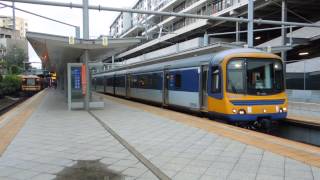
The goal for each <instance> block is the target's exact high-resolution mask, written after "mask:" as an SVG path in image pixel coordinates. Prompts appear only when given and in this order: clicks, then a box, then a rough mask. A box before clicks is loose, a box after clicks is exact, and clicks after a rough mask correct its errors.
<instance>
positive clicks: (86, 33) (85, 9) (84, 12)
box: [82, 0, 91, 111]
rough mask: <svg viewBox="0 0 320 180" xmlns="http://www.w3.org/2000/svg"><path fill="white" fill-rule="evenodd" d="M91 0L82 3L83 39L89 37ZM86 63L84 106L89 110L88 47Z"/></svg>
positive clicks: (85, 53) (85, 55)
mask: <svg viewBox="0 0 320 180" xmlns="http://www.w3.org/2000/svg"><path fill="white" fill-rule="evenodd" d="M88 1H89V0H83V1H82V4H83V9H82V15H83V19H82V20H83V39H89V36H90V34H89V2H88ZM83 56H84V64H85V65H86V79H87V83H86V95H85V97H84V108H85V110H87V111H88V110H89V108H90V104H89V103H90V93H91V91H90V82H91V81H90V79H89V78H90V74H89V73H90V72H89V66H88V64H89V63H88V62H89V61H90V59H89V58H90V57H89V51H88V49H85V50H84V54H83Z"/></svg>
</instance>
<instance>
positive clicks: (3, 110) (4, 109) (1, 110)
mask: <svg viewBox="0 0 320 180" xmlns="http://www.w3.org/2000/svg"><path fill="white" fill-rule="evenodd" d="M28 98H29V97H20V98H19V100H17V101H13V102H11V103H9V104H7V105H5V106H3V107H0V116H1V115H3V114H5V113H6V112H8V111H10V110H11V109H12V108H14V107H16V106H17V105H19V104H20V103H22V102H24V101H25V100H27V99H28Z"/></svg>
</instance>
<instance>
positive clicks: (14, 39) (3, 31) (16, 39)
mask: <svg viewBox="0 0 320 180" xmlns="http://www.w3.org/2000/svg"><path fill="white" fill-rule="evenodd" d="M15 49H22V50H23V51H24V54H26V56H27V57H28V42H27V39H26V38H25V37H21V33H20V31H17V30H12V29H9V28H4V27H0V74H6V71H5V69H6V67H5V65H4V64H5V63H3V62H4V57H5V56H6V55H7V53H9V52H11V51H13V50H15Z"/></svg>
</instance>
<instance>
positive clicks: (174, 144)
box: [93, 99, 320, 180]
mask: <svg viewBox="0 0 320 180" xmlns="http://www.w3.org/2000/svg"><path fill="white" fill-rule="evenodd" d="M105 103H106V109H105V110H96V111H93V113H94V114H96V115H97V116H98V117H100V119H101V120H104V121H105V122H106V123H107V124H109V126H111V127H112V128H113V129H114V130H115V131H116V132H117V133H118V134H119V135H120V136H122V137H123V138H125V139H126V140H127V141H128V142H129V143H130V144H132V145H133V146H134V147H135V148H136V149H137V150H138V151H140V152H142V153H143V154H144V155H145V156H146V157H148V158H149V159H150V161H151V162H152V163H154V164H155V165H157V166H158V167H160V169H161V170H163V171H164V172H166V173H167V175H169V176H170V177H171V178H173V179H268V180H269V179H320V177H319V175H318V174H319V168H317V167H312V166H310V165H307V164H304V163H302V162H300V161H296V160H293V159H290V158H287V157H284V156H280V155H278V154H274V153H272V152H269V151H265V150H263V149H259V148H256V147H253V146H250V145H246V144H244V143H240V142H238V141H235V140H232V139H229V138H226V137H223V136H220V135H217V134H213V133H209V132H207V131H204V130H202V129H199V128H194V127H191V126H188V125H185V124H182V123H179V122H176V121H173V120H170V119H167V118H164V117H162V116H158V115H154V114H151V113H148V112H145V111H141V110H139V109H138V108H131V107H128V106H125V105H122V104H118V103H115V102H114V101H110V100H107V99H106V100H105ZM114 114H117V115H116V116H115V115H114Z"/></svg>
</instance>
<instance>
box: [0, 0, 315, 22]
mask: <svg viewBox="0 0 320 180" xmlns="http://www.w3.org/2000/svg"><path fill="white" fill-rule="evenodd" d="M2 1H7V2H8V1H9V2H13V1H14V2H18V3H29V4H38V5H48V6H58V7H70V8H81V9H82V8H83V5H82V4H73V3H61V2H52V1H40V0H2ZM88 8H89V9H92V10H99V11H116V12H131V13H138V14H154V15H160V16H176V17H190V18H197V19H208V20H216V21H231V22H249V20H248V19H245V18H234V17H221V16H208V15H196V14H188V13H175V12H163V11H161V12H160V11H147V10H139V9H129V8H115V7H106V6H101V5H89V6H88ZM253 22H254V23H257V24H272V25H286V26H301V27H318V28H320V25H318V24H311V23H298V22H281V21H273V20H263V19H254V20H253Z"/></svg>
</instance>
